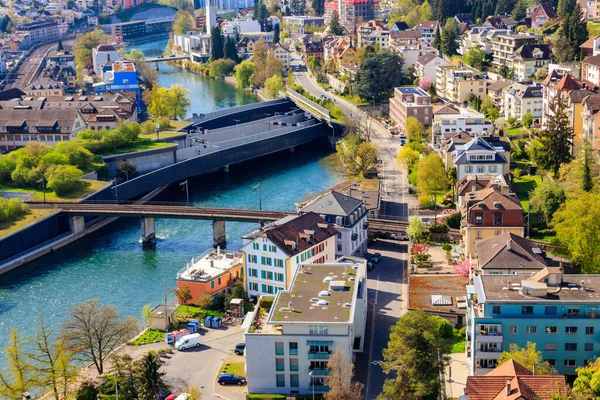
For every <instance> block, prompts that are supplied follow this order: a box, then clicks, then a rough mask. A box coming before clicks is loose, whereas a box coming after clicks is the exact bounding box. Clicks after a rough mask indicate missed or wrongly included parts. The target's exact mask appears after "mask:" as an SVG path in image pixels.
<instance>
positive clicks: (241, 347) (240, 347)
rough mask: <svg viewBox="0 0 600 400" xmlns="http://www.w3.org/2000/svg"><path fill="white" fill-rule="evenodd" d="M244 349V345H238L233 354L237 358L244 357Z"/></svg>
mask: <svg viewBox="0 0 600 400" xmlns="http://www.w3.org/2000/svg"><path fill="white" fill-rule="evenodd" d="M245 349H246V343H238V344H236V345H235V351H234V352H235V354H237V355H238V356H243V355H244V350H245Z"/></svg>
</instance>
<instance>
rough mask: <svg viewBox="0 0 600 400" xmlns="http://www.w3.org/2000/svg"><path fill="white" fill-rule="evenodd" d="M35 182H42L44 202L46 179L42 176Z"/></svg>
mask: <svg viewBox="0 0 600 400" xmlns="http://www.w3.org/2000/svg"><path fill="white" fill-rule="evenodd" d="M37 183H41V184H42V193H43V194H44V203H45V202H46V179H45V178H44V177H43V176H42V179H40V180H39V181H37Z"/></svg>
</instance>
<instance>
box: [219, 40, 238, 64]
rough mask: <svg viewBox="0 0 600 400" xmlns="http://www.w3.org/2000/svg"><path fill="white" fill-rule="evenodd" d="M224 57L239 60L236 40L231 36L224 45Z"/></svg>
mask: <svg viewBox="0 0 600 400" xmlns="http://www.w3.org/2000/svg"><path fill="white" fill-rule="evenodd" d="M223 57H224V58H225V59H229V60H233V61H234V62H235V63H237V62H238V61H239V57H238V53H237V48H236V46H235V41H234V40H233V38H232V37H230V36H228V37H227V39H225V44H224V45H223Z"/></svg>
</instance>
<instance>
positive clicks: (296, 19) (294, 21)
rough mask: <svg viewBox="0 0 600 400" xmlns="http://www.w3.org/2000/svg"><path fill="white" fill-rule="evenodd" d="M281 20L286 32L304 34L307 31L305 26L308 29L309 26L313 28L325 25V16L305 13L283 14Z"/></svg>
mask: <svg viewBox="0 0 600 400" xmlns="http://www.w3.org/2000/svg"><path fill="white" fill-rule="evenodd" d="M283 22H284V23H285V27H286V31H287V32H290V33H299V34H304V33H308V32H307V28H308V30H310V29H311V28H312V29H315V28H317V27H320V26H323V25H325V18H323V17H313V16H307V15H290V16H284V17H283Z"/></svg>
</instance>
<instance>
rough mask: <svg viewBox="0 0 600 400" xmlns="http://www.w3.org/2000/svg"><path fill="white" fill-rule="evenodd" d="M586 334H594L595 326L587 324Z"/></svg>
mask: <svg viewBox="0 0 600 400" xmlns="http://www.w3.org/2000/svg"><path fill="white" fill-rule="evenodd" d="M585 334H586V335H593V334H594V327H593V326H586V327H585Z"/></svg>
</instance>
